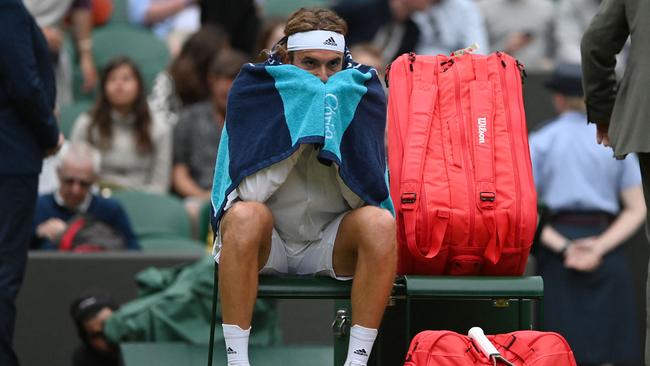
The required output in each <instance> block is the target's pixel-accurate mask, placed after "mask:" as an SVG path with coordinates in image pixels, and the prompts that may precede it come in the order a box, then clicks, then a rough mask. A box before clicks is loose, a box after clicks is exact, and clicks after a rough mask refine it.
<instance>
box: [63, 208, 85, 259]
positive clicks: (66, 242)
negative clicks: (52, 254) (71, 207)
mask: <svg viewBox="0 0 650 366" xmlns="http://www.w3.org/2000/svg"><path fill="white" fill-rule="evenodd" d="M85 225H86V219H85V218H84V217H83V216H79V217H78V218H77V219H76V220H74V221H72V223H70V224H69V225H68V228H67V229H66V230H65V233H63V236H62V237H61V240H60V241H59V250H63V251H67V252H69V251H71V250H72V243H73V242H74V237H75V236H76V235H77V233H79V230H81V229H82V228H83V227H84V226H85Z"/></svg>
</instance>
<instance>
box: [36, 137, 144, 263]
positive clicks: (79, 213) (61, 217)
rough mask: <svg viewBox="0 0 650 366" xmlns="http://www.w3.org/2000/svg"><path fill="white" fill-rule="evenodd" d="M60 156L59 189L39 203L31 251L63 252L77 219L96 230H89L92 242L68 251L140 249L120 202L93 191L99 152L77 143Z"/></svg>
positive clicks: (45, 196) (41, 197)
mask: <svg viewBox="0 0 650 366" xmlns="http://www.w3.org/2000/svg"><path fill="white" fill-rule="evenodd" d="M58 156H59V157H60V160H59V164H58V166H57V169H56V172H57V175H58V178H59V188H58V189H57V190H56V192H54V193H50V194H46V195H42V196H40V197H39V198H38V200H37V201H36V213H35V216H34V240H33V241H32V249H46V250H54V249H61V248H60V246H65V245H66V243H61V241H64V240H61V239H62V237H63V236H65V235H64V234H65V233H66V231H67V230H68V229H69V228H70V226H71V223H72V222H78V221H75V219H77V218H81V219H84V220H85V221H86V222H87V223H88V224H89V225H90V226H91V228H90V229H89V230H91V231H92V227H94V228H95V230H94V232H93V233H92V234H91V233H89V232H88V231H86V235H85V239H86V240H89V242H88V243H87V245H84V246H82V247H79V248H69V249H71V250H73V251H74V250H82V249H89V248H94V249H97V250H102V248H103V249H107V250H116V249H132V250H137V249H140V245H139V244H138V239H137V238H136V236H135V233H134V232H133V229H132V228H131V224H130V223H129V219H128V217H127V215H126V212H124V209H123V208H122V205H121V204H120V202H119V201H117V200H115V199H113V198H104V197H102V196H100V195H97V194H93V193H92V192H91V190H92V187H93V186H94V185H95V183H96V182H97V177H98V176H97V174H98V172H99V169H100V160H101V157H100V155H99V152H98V151H97V150H95V149H94V148H93V147H92V146H90V145H89V144H87V143H85V142H77V143H71V144H68V145H66V147H64V148H63V149H62V151H61V153H59V155H58ZM101 228H103V230H100V229H101ZM86 229H88V227H86ZM68 232H69V231H68ZM77 233H79V232H77ZM74 241H75V240H74V239H73V240H72V242H74ZM68 244H69V243H68Z"/></svg>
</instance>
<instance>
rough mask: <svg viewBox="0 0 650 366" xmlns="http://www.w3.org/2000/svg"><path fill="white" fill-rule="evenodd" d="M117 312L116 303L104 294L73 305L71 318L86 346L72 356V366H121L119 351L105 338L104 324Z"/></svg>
mask: <svg viewBox="0 0 650 366" xmlns="http://www.w3.org/2000/svg"><path fill="white" fill-rule="evenodd" d="M117 309H118V306H117V304H116V303H115V301H113V299H111V297H110V296H109V295H107V294H103V293H97V294H87V295H83V296H81V297H79V298H77V299H75V300H74V302H73V303H72V304H71V305H70V316H72V320H73V321H74V325H75V328H76V329H77V334H78V335H79V338H81V341H82V342H83V344H82V345H80V346H79V347H77V348H76V349H75V350H74V353H73V354H72V366H117V365H119V364H120V362H119V351H118V347H117V346H116V345H114V344H112V343H110V342H109V341H108V340H107V339H106V336H105V335H104V323H105V322H106V320H107V319H108V318H110V316H111V315H112V314H113V312H114V311H116V310H117Z"/></svg>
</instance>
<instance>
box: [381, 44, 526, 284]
mask: <svg viewBox="0 0 650 366" xmlns="http://www.w3.org/2000/svg"><path fill="white" fill-rule="evenodd" d="M388 80H389V87H390V88H389V89H390V93H389V101H388V114H389V121H388V163H389V169H390V186H391V196H392V198H393V202H394V204H395V208H396V213H397V225H398V254H399V260H398V273H399V274H426V275H441V274H450V275H521V274H522V273H523V271H524V268H525V265H526V260H527V258H528V253H529V251H530V246H531V244H532V241H533V236H534V234H535V228H536V224H537V198H536V193H535V186H534V181H533V177H532V169H531V163H530V153H529V150H528V137H527V130H526V120H525V114H524V107H523V98H522V89H521V82H522V80H521V74H520V69H519V67H518V64H517V62H516V60H515V59H513V58H512V57H510V56H508V55H507V54H504V53H494V54H491V55H489V56H485V55H472V54H465V55H462V56H458V57H450V56H443V55H439V56H419V55H414V54H408V55H406V54H405V55H402V56H400V57H399V58H397V59H396V60H395V61H394V62H393V63H392V64H391V66H390V70H389V75H388Z"/></svg>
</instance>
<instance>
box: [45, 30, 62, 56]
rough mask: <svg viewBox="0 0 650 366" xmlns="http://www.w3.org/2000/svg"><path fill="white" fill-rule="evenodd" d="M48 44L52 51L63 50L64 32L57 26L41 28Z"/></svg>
mask: <svg viewBox="0 0 650 366" xmlns="http://www.w3.org/2000/svg"><path fill="white" fill-rule="evenodd" d="M41 31H42V32H43V35H44V36H45V40H46V41H47V45H48V47H49V48H50V50H51V51H54V52H56V53H59V52H61V47H62V46H63V39H64V38H63V33H62V32H61V31H60V30H59V29H58V28H56V27H43V28H41Z"/></svg>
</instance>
